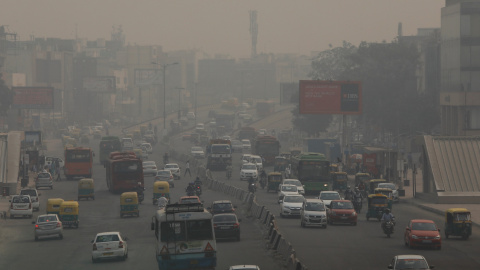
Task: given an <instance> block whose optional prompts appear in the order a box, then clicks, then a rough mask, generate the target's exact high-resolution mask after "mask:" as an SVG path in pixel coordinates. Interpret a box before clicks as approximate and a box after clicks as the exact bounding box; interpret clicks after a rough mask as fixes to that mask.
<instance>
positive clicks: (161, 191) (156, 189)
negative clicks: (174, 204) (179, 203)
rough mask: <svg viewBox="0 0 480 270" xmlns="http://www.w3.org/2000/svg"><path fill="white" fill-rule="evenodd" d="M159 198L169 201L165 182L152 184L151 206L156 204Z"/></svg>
mask: <svg viewBox="0 0 480 270" xmlns="http://www.w3.org/2000/svg"><path fill="white" fill-rule="evenodd" d="M160 197H165V198H167V199H168V200H170V185H169V184H168V182H167V181H155V182H154V183H153V200H152V202H153V204H156V203H157V200H158V198H160Z"/></svg>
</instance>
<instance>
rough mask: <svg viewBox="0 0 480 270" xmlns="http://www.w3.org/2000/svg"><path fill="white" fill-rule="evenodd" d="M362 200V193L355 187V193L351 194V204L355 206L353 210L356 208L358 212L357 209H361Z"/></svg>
mask: <svg viewBox="0 0 480 270" xmlns="http://www.w3.org/2000/svg"><path fill="white" fill-rule="evenodd" d="M362 200H363V196H362V193H361V192H360V190H359V189H358V188H355V193H354V194H353V205H354V206H355V210H357V209H358V211H357V212H359V210H361V209H362Z"/></svg>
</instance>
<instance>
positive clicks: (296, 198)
mask: <svg viewBox="0 0 480 270" xmlns="http://www.w3.org/2000/svg"><path fill="white" fill-rule="evenodd" d="M283 201H284V202H303V201H304V199H303V196H285V199H283Z"/></svg>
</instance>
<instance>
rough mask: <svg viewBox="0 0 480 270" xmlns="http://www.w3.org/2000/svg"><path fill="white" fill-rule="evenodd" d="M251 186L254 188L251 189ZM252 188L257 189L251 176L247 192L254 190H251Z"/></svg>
mask: <svg viewBox="0 0 480 270" xmlns="http://www.w3.org/2000/svg"><path fill="white" fill-rule="evenodd" d="M251 186H252V187H251ZM252 188H255V179H253V177H252V176H250V177H249V178H248V186H247V190H248V191H252V190H251V189H252Z"/></svg>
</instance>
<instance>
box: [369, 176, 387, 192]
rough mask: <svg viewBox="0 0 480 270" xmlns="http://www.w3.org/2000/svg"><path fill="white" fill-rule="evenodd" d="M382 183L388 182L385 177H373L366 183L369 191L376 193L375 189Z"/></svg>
mask: <svg viewBox="0 0 480 270" xmlns="http://www.w3.org/2000/svg"><path fill="white" fill-rule="evenodd" d="M380 183H387V180H385V179H371V180H369V181H368V184H367V185H366V188H367V191H368V193H369V194H375V189H376V188H377V187H378V184H380Z"/></svg>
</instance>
